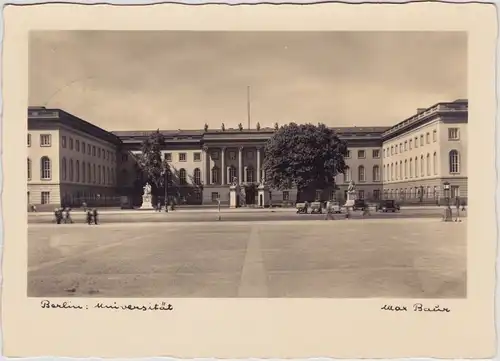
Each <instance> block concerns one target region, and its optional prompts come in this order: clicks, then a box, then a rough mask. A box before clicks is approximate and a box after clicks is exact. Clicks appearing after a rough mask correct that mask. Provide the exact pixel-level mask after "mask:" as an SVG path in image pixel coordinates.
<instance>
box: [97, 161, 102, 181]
mask: <svg viewBox="0 0 500 361" xmlns="http://www.w3.org/2000/svg"><path fill="white" fill-rule="evenodd" d="M97 183H98V184H101V166H100V165H98V166H97Z"/></svg>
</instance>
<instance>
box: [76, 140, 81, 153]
mask: <svg viewBox="0 0 500 361" xmlns="http://www.w3.org/2000/svg"><path fill="white" fill-rule="evenodd" d="M75 150H76V151H77V152H79V151H80V141H79V140H78V139H77V140H76V141H75Z"/></svg>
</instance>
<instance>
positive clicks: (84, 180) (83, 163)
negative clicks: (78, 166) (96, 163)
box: [82, 162, 87, 183]
mask: <svg viewBox="0 0 500 361" xmlns="http://www.w3.org/2000/svg"><path fill="white" fill-rule="evenodd" d="M86 171H87V168H86V166H85V162H82V182H83V183H85V182H86V181H87V176H86V174H87V172H86Z"/></svg>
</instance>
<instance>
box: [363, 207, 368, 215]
mask: <svg viewBox="0 0 500 361" xmlns="http://www.w3.org/2000/svg"><path fill="white" fill-rule="evenodd" d="M369 215H370V210H369V209H368V207H363V217H364V216H369Z"/></svg>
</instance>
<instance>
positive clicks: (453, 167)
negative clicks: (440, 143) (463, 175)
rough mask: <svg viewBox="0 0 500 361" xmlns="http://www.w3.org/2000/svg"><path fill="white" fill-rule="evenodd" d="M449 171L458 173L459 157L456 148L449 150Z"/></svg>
mask: <svg viewBox="0 0 500 361" xmlns="http://www.w3.org/2000/svg"><path fill="white" fill-rule="evenodd" d="M449 158H450V173H460V157H459V155H458V152H457V151H456V150H452V151H450V154H449Z"/></svg>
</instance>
